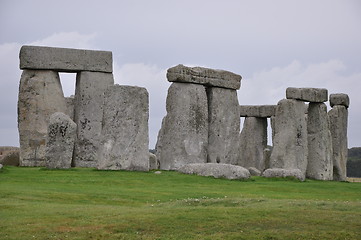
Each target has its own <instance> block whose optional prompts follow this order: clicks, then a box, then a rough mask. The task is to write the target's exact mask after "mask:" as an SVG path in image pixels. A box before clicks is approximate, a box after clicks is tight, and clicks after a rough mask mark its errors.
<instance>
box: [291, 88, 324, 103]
mask: <svg viewBox="0 0 361 240" xmlns="http://www.w3.org/2000/svg"><path fill="white" fill-rule="evenodd" d="M286 98H287V99H296V100H301V101H304V102H316V103H321V102H327V100H328V91H327V89H325V88H292V87H289V88H287V90H286Z"/></svg>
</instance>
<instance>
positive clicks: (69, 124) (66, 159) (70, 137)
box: [45, 112, 76, 169]
mask: <svg viewBox="0 0 361 240" xmlns="http://www.w3.org/2000/svg"><path fill="white" fill-rule="evenodd" d="M75 138H76V124H75V123H74V122H73V120H71V119H70V117H69V116H68V115H65V114H64V113H61V112H56V113H54V114H52V115H51V116H50V120H49V127H48V138H47V141H46V150H45V159H46V167H47V168H64V169H65V168H71V163H72V157H73V150H74V143H75Z"/></svg>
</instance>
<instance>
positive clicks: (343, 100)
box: [330, 93, 350, 108]
mask: <svg viewBox="0 0 361 240" xmlns="http://www.w3.org/2000/svg"><path fill="white" fill-rule="evenodd" d="M330 105H331V107H333V106H335V105H342V106H345V107H346V108H348V107H349V106H350V98H349V97H348V95H347V94H344V93H334V94H330Z"/></svg>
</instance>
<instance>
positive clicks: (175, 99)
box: [156, 82, 208, 170]
mask: <svg viewBox="0 0 361 240" xmlns="http://www.w3.org/2000/svg"><path fill="white" fill-rule="evenodd" d="M166 108H167V115H166V116H165V118H164V119H163V122H162V127H161V130H160V131H159V134H158V141H157V145H156V151H157V157H158V159H159V163H160V169H164V170H169V169H177V168H178V167H181V166H182V165H184V164H189V163H205V162H206V161H207V147H208V106H207V94H206V88H205V87H204V86H202V85H199V84H191V83H177V82H175V83H172V85H171V86H170V87H169V89H168V96H167V103H166Z"/></svg>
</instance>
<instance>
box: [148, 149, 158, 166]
mask: <svg viewBox="0 0 361 240" xmlns="http://www.w3.org/2000/svg"><path fill="white" fill-rule="evenodd" d="M155 169H159V162H158V159H157V155H155V154H153V153H149V170H155Z"/></svg>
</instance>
